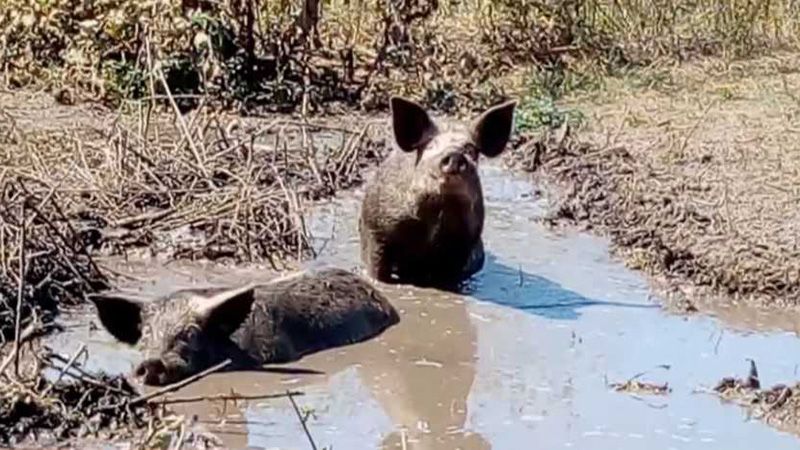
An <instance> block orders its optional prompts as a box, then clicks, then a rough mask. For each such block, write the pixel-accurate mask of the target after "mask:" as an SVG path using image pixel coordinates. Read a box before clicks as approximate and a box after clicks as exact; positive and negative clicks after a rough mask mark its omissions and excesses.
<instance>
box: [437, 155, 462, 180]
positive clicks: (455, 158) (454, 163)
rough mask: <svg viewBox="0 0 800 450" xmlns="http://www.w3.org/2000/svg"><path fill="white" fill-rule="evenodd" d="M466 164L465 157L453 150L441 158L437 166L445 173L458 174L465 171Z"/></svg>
mask: <svg viewBox="0 0 800 450" xmlns="http://www.w3.org/2000/svg"><path fill="white" fill-rule="evenodd" d="M468 164H469V162H468V161H467V157H466V156H464V154H463V153H461V152H453V153H449V154H447V155H445V156H444V157H443V158H442V160H441V161H440V162H439V168H440V169H441V171H442V173H443V174H445V175H459V174H462V173H464V172H466V170H467V166H468Z"/></svg>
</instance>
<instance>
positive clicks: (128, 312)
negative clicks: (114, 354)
mask: <svg viewBox="0 0 800 450" xmlns="http://www.w3.org/2000/svg"><path fill="white" fill-rule="evenodd" d="M87 297H88V298H89V300H91V301H92V303H94V306H95V308H97V317H99V318H100V323H102V324H103V327H104V328H105V329H106V330H108V332H109V333H111V335H112V336H114V337H115V338H117V339H118V340H119V341H121V342H124V343H126V344H129V345H135V344H136V343H137V342H139V339H140V338H141V337H142V304H141V302H139V300H136V299H134V298H131V297H126V296H125V295H124V294H119V293H111V292H104V293H99V294H90V295H88V296H87Z"/></svg>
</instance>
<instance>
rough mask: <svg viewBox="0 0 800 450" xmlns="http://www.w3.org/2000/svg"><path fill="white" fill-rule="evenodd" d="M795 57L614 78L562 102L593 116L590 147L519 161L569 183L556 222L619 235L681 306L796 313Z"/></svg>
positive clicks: (526, 151)
mask: <svg viewBox="0 0 800 450" xmlns="http://www.w3.org/2000/svg"><path fill="white" fill-rule="evenodd" d="M797 61H798V56H797V54H782V55H775V56H770V57H763V58H758V59H755V60H750V61H740V62H726V61H720V60H714V59H710V60H708V61H704V62H702V63H695V64H688V65H683V66H667V67H661V66H657V67H654V68H652V69H649V70H643V71H641V72H637V73H635V74H632V75H630V76H627V77H622V78H620V79H612V80H608V81H607V82H606V85H605V86H604V87H605V89H604V90H603V91H601V92H596V93H586V94H583V95H576V96H575V98H572V99H570V101H568V102H566V103H567V106H566V107H569V108H576V109H578V110H580V111H582V112H583V113H584V114H585V116H586V117H587V118H588V121H587V123H586V124H585V126H584V127H583V128H582V129H581V131H580V136H579V139H580V141H581V142H583V143H584V144H580V145H578V144H575V143H574V142H569V143H565V144H564V145H563V146H559V145H556V144H553V143H551V145H544V146H542V145H527V146H524V147H523V148H521V149H518V151H517V152H516V156H517V161H521V162H523V163H525V164H524V165H525V166H526V167H527V168H528V169H529V170H535V171H536V172H537V173H538V174H540V175H542V176H544V177H548V178H550V179H553V180H555V181H556V182H558V183H561V184H562V186H564V187H565V193H564V196H563V198H562V199H561V202H560V203H559V205H558V211H557V213H556V214H555V216H554V219H557V220H560V221H564V222H570V223H580V224H583V225H584V226H586V227H591V228H594V229H596V230H597V231H598V232H601V233H604V234H607V235H608V236H610V237H611V239H612V241H613V244H614V246H615V247H616V249H617V251H618V252H619V253H620V254H621V255H622V256H623V257H624V258H625V260H626V261H627V263H628V264H629V266H631V267H633V268H636V269H642V270H644V271H645V272H647V273H649V274H650V275H655V276H657V277H659V278H663V279H665V280H666V281H667V284H668V285H669V286H671V287H673V288H675V287H681V289H679V291H680V293H682V294H684V296H683V297H684V308H685V309H688V310H691V309H692V306H691V305H689V304H688V303H686V301H687V299H688V301H689V302H695V301H697V300H700V299H703V298H704V297H705V296H707V295H709V294H721V295H723V296H728V297H733V298H735V299H737V300H743V301H747V302H749V303H751V304H761V305H774V306H780V307H786V306H796V305H797V304H798V302H799V301H800V248H799V247H798V243H797V227H798V224H800V216H798V209H797V208H796V205H797V189H796V186H797V181H798V168H799V167H800V159H798V155H799V154H798V152H797V151H796V136H797V130H796V128H794V127H793V125H792V120H791V119H787V118H788V117H793V116H794V114H795V112H796V110H797V101H796V97H795V96H794V94H793V92H794V91H796V89H797V88H798V86H800V74H798V72H797V70H796V67H797ZM686 287H688V289H687V288H686Z"/></svg>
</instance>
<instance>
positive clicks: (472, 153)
mask: <svg viewBox="0 0 800 450" xmlns="http://www.w3.org/2000/svg"><path fill="white" fill-rule="evenodd" d="M462 152H463V153H464V154H465V155H467V156H469V157H470V158H471V159H472V160H473V161H477V160H478V147H475V146H474V145H472V144H466V145H464V148H463V149H462Z"/></svg>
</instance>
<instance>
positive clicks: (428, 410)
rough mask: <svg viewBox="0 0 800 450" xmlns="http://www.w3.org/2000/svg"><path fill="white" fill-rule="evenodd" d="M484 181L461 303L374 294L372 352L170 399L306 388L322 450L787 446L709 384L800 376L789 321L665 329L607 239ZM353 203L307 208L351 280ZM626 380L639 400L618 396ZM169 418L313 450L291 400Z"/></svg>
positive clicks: (138, 275) (69, 341)
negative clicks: (480, 244)
mask: <svg viewBox="0 0 800 450" xmlns="http://www.w3.org/2000/svg"><path fill="white" fill-rule="evenodd" d="M481 170H482V172H483V177H484V178H483V180H484V191H485V197H486V203H487V212H488V214H487V224H486V229H485V233H484V236H485V242H486V248H487V264H486V266H485V268H484V270H483V271H482V272H481V273H480V274H479V275H478V276H477V277H476V278H475V279H474V280H473V281H472V282H471V284H470V285H469V286H468V287H467V289H466V292H465V294H464V295H455V294H449V293H443V292H439V291H436V290H428V289H416V288H411V287H406V286H394V287H387V286H383V289H384V290H385V292H387V294H388V295H389V296H390V299H391V301H392V302H393V303H394V305H395V306H396V308H397V309H398V311H400V314H401V322H400V324H398V325H397V326H395V327H394V328H391V329H389V330H388V331H387V332H385V333H384V334H383V335H381V336H380V337H379V338H377V339H375V340H372V341H368V342H365V343H362V344H357V345H354V346H350V347H345V348H341V349H336V350H331V351H327V352H322V353H319V354H315V355H312V356H310V357H306V358H304V359H303V360H301V361H299V362H297V363H293V364H289V365H286V366H280V367H270V368H267V369H266V370H264V371H257V372H238V373H225V374H213V375H211V376H208V377H206V378H204V379H202V380H200V381H198V382H196V383H193V384H191V385H189V386H187V387H185V388H183V389H182V390H180V391H178V392H175V393H174V394H172V398H184V397H196V396H204V395H216V394H220V393H229V392H231V391H235V392H236V393H238V394H243V395H254V394H264V393H269V392H278V393H280V392H285V391H286V390H290V389H291V390H299V391H302V392H304V395H303V396H302V397H297V398H296V401H297V402H298V404H299V406H300V408H301V410H303V411H304V413H305V414H307V415H308V417H309V419H308V422H307V424H308V428H309V433H310V434H311V436H312V437H313V439H314V441H315V442H316V445H317V446H318V448H323V447H325V448H347V449H372V448H387V449H388V448H398V449H400V448H409V449H453V448H461V449H489V448H494V449H514V448H522V447H524V446H525V443H526V442H537V444H538V445H537V447H539V448H592V449H617V450H618V449H639V448H674V449H694V448H698V449H700V448H725V449H745V448H751V447H752V446H753V444H756V443H758V444H760V445H762V446H765V447H767V448H771V449H783V448H787V449H788V448H796V446H797V438H796V437H794V436H792V435H790V434H787V433H782V432H780V431H776V430H775V429H773V428H770V427H769V426H767V425H765V424H764V423H762V422H760V421H757V420H748V417H747V415H746V412H745V411H744V410H743V409H740V408H738V407H736V406H734V405H732V404H729V403H726V402H723V401H721V400H720V399H719V398H718V397H717V396H716V395H714V391H713V388H714V386H715V385H716V384H717V382H718V381H719V379H720V378H722V377H723V376H727V375H734V374H737V375H738V374H742V375H743V374H744V373H746V369H747V367H748V363H747V358H751V359H753V360H755V361H757V362H758V368H759V371H760V379H761V382H762V383H764V384H765V385H766V384H770V383H777V382H787V383H788V382H790V381H791V380H795V379H797V377H798V373H797V372H798V361H796V360H794V359H792V358H787V355H792V354H796V353H798V352H800V341H798V340H797V338H796V332H797V329H798V327H800V317H791V316H790V315H788V314H782V315H777V314H776V315H770V314H768V313H763V312H762V311H761V310H756V309H745V308H743V307H741V306H735V305H733V304H727V303H725V302H720V303H718V302H715V303H714V307H713V309H711V310H708V311H704V312H707V313H708V314H703V315H693V316H690V317H683V316H676V315H671V314H669V313H667V312H665V311H664V310H663V309H662V308H661V306H660V304H659V302H658V299H657V298H655V297H653V295H652V294H651V289H650V287H649V285H648V283H647V281H646V280H645V279H644V278H643V277H642V276H641V275H640V274H638V273H635V272H633V271H631V270H629V269H626V268H625V267H624V266H623V264H622V263H621V262H618V261H616V260H614V259H612V258H611V257H610V256H609V249H608V243H607V242H606V241H605V240H603V239H600V238H597V237H594V236H591V235H588V234H585V233H582V232H577V231H571V230H561V231H552V230H550V229H548V228H546V227H544V226H543V225H541V221H540V219H541V218H542V217H544V215H545V214H546V212H547V209H548V196H547V195H546V194H542V192H541V191H540V190H539V189H537V186H536V185H535V183H532V182H531V180H530V179H529V178H527V177H526V176H521V175H513V174H512V173H511V172H510V171H508V170H506V169H504V168H502V167H499V166H497V165H487V166H484V167H483V168H482V169H481ZM360 198H361V191H356V192H349V193H345V194H342V195H339V196H337V197H336V198H334V199H333V200H331V201H329V202H326V203H324V204H321V205H319V206H318V207H316V208H315V209H314V210H313V211H312V212H311V215H310V217H309V227H310V230H311V234H312V235H313V241H312V243H313V245H314V247H315V249H316V251H317V254H318V256H317V258H316V259H315V260H313V261H311V262H309V263H307V265H308V266H312V267H313V266H330V265H336V266H340V267H343V268H347V269H352V270H361V268H360V263H359V260H358V236H357V231H356V218H357V211H358V205H359V199H360ZM116 269H117V270H119V271H123V272H126V273H128V274H129V275H131V276H132V277H133V278H131V280H130V281H129V282H128V283H127V286H124V288H127V289H131V290H135V291H141V294H143V295H155V294H165V293H167V292H170V291H172V290H174V289H177V288H180V287H189V286H197V285H206V286H207V285H220V284H231V283H235V282H244V281H251V280H259V279H268V278H271V277H272V276H274V273H270V272H269V271H268V270H267V269H264V268H259V267H248V268H243V267H239V268H220V267H219V266H211V265H201V264H188V263H180V262H174V263H171V264H156V263H154V262H152V261H148V262H139V263H137V262H134V261H129V262H125V263H122V262H117V264H116ZM137 280H138V281H137ZM63 320H64V321H65V322H66V325H67V329H68V331H67V332H65V333H61V334H57V335H54V336H53V337H52V338H51V344H52V345H54V347H55V348H56V349H58V350H59V351H60V352H61V353H64V354H67V353H70V354H71V353H72V352H74V351H75V350H76V349H77V348H78V347H79V346H80V345H81V344H82V343H86V344H87V345H88V350H89V354H90V355H92V357H91V358H90V359H89V360H88V362H87V364H86V366H85V368H86V369H88V370H94V369H103V370H106V371H108V372H111V373H125V372H128V371H130V370H131V368H132V367H133V366H134V364H136V363H137V362H138V358H139V355H138V354H137V353H136V352H135V351H134V350H132V349H130V348H128V347H126V346H124V345H122V344H118V343H115V342H114V341H113V339H112V338H111V337H110V336H109V335H108V334H107V333H106V332H105V331H104V330H102V329H99V328H98V327H97V326H96V325H95V324H94V320H93V318H92V317H91V315H90V311H88V310H87V311H86V313H85V314H75V315H71V316H68V317H64V318H63ZM634 381H635V382H636V383H633V382H634ZM626 382H631V383H628V384H627V385H628V386H634V387H637V388H638V389H620V388H619V387H617V388H616V389H615V386H618V385H615V383H622V384H625V383H626ZM652 386H663V387H664V388H665V389H663V390H662V389H655V390H653V389H648V387H652ZM653 394H654V395H653ZM174 409H175V410H176V412H178V413H183V414H187V415H188V416H189V417H193V418H194V426H195V427H197V429H198V430H200V431H209V432H212V433H214V434H215V435H217V436H219V437H220V438H221V439H222V440H223V442H224V444H225V446H227V447H230V448H244V447H250V448H287V449H303V448H309V442H308V437H307V436H306V434H305V433H304V430H303V429H302V427H301V424H300V422H299V421H298V417H297V412H296V410H295V409H294V407H293V406H292V405H291V403H290V402H289V401H288V400H287V399H285V398H284V399H273V400H258V401H251V402H236V403H233V402H227V403H223V402H219V401H217V402H200V403H197V402H192V403H187V404H176V405H174Z"/></svg>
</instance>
